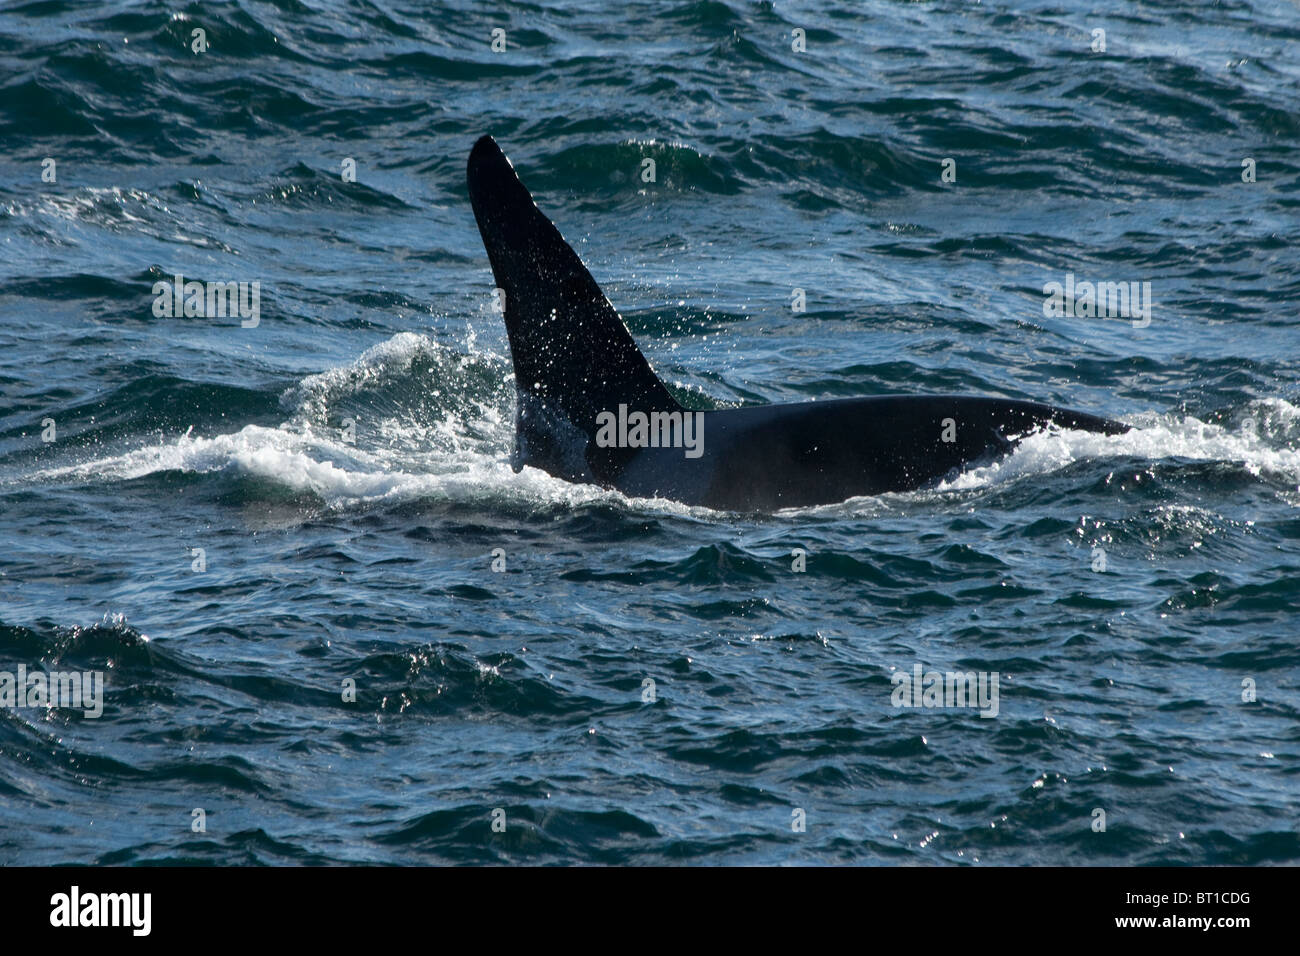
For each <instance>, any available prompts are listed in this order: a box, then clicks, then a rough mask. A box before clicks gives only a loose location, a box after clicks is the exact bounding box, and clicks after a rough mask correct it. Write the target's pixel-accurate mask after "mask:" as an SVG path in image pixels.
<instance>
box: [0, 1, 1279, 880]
mask: <svg viewBox="0 0 1300 956" xmlns="http://www.w3.org/2000/svg"><path fill="white" fill-rule="evenodd" d="M198 28H202V29H204V30H205V31H206V39H207V42H208V44H209V48H208V49H207V50H206V51H204V52H201V53H199V52H194V51H193V50H192V49H191V46H190V44H191V43H192V37H193V33H192V31H193V30H195V29H198ZM496 28H501V29H504V30H505V31H506V43H507V48H506V50H505V52H503V53H495V52H493V50H492V48H491V43H492V31H493V30H494V29H496ZM796 28H798V29H802V30H804V31H805V34H804V38H805V42H806V50H804V51H802V52H797V51H795V50H794V49H793V48H792V46H793V45H794V39H793V37H792V31H794V30H795V29H796ZM1094 29H1104V30H1105V40H1106V50H1105V52H1100V51H1099V50H1098V51H1094V49H1093V46H1094V43H1096V41H1095V40H1094V36H1093V30H1094ZM1298 41H1300V13H1298V12H1297V9H1296V7H1295V6H1294V5H1293V4H1288V3H1284V2H1263V0H1260V2H1228V3H1219V4H1207V3H1202V2H1199V0H1196V2H1190V0H1189V2H1182V3H1178V2H1174V3H1159V4H1142V3H1127V2H1118V0H1116V2H1102V3H1099V4H1096V5H1094V6H1093V7H1092V8H1091V12H1088V13H1084V12H1082V9H1080V10H1079V11H1075V10H1073V9H1070V8H1068V7H1066V8H1062V7H1060V6H1058V5H1055V4H1049V3H1039V2H1032V0H1031V2H1028V3H1008V2H1000V0H999V2H988V3H977V4H972V3H955V2H953V3H939V2H929V3H909V4H902V3H883V2H867V3H861V4H849V3H845V4H829V3H809V4H784V3H781V4H771V3H759V4H755V3H741V2H732V3H719V2H661V3H633V4H615V5H607V4H576V3H553V4H545V3H534V4H526V3H525V4H504V3H474V4H471V3H444V4H428V5H426V4H416V3H412V2H397V0H373V2H370V0H366V2H343V0H324V2H314V0H313V2H298V0H280V2H275V3H267V2H253V0H244V2H233V3H202V4H199V3H188V4H186V3H177V4H164V3H160V2H157V0H140V2H118V3H108V4H103V3H84V4H83V3H73V2H66V0H40V2H30V3H23V2H19V3H9V4H6V5H5V6H4V8H3V12H0V250H2V255H0V396H2V397H0V670H8V671H14V670H16V668H17V667H18V666H19V665H20V664H21V665H25V666H26V667H28V668H29V669H39V668H42V667H44V668H49V669H52V670H67V671H83V670H84V671H91V670H102V671H104V673H105V675H106V676H105V679H106V697H105V703H104V712H103V715H102V716H101V717H99V718H97V719H93V718H86V717H84V716H82V714H81V713H79V712H76V711H73V710H71V709H67V708H56V709H49V708H43V707H36V708H8V709H4V710H0V861H2V862H5V863H34V864H47V863H64V862H77V861H98V862H111V863H143V862H159V861H186V862H191V861H192V862H210V863H221V864H235V863H246V862H263V863H321V862H352V861H372V862H393V863H436V862H448V861H469V862H631V863H662V862H704V863H785V862H793V863H812V862H843V861H848V862H866V863H897V864H913V863H972V864H973V863H981V864H1007V863H1015V864H1020V863H1062V862H1063V863H1126V864H1127V863H1142V864H1148V863H1293V862H1296V861H1297V860H1300V836H1298V835H1297V802H1298V800H1297V797H1298V796H1300V794H1298V791H1300V776H1298V775H1297V763H1296V758H1297V755H1298V754H1300V731H1298V729H1297V728H1298V726H1300V725H1298V723H1297V720H1298V718H1300V653H1298V652H1297V648H1296V645H1297V639H1298V631H1297V613H1296V612H1297V609H1298V608H1300V366H1298V365H1297V362H1296V361H1295V359H1296V354H1297V345H1298V344H1300V338H1298V335H1300V319H1298V318H1297V314H1296V304H1295V303H1296V300H1297V295H1298V293H1300V243H1298V242H1297V239H1298V238H1300V236H1298V235H1297V233H1298V230H1297V211H1298V208H1300V188H1298V187H1300V159H1298V158H1297V157H1300V152H1298V148H1300V85H1298V82H1300V42H1298ZM485 132H488V133H492V134H493V135H495V136H496V137H497V139H498V140H499V142H500V143H501V144H502V146H503V148H504V149H505V150H506V151H507V153H508V154H509V155H510V156H511V158H512V159H513V160H514V162H515V165H516V168H517V169H518V170H519V171H520V173H521V175H522V176H523V178H524V181H525V182H526V183H527V184H528V185H529V187H530V188H531V189H532V191H533V193H534V195H535V197H536V198H537V200H538V202H539V204H540V205H541V207H542V209H543V210H544V211H546V212H547V213H548V214H549V215H550V216H551V217H552V218H553V219H554V220H555V221H556V222H557V224H558V225H559V227H560V229H561V230H562V231H563V232H564V234H565V235H566V237H568V238H569V240H570V241H571V242H573V243H574V244H575V247H576V248H578V250H579V251H580V253H581V254H582V255H583V256H584V257H585V259H586V260H587V262H588V264H589V266H590V268H591V270H592V272H593V274H594V275H595V276H596V277H597V279H598V280H599V281H600V282H601V283H602V284H603V286H604V287H605V290H606V292H607V293H608V294H609V296H610V297H611V299H612V300H613V301H614V302H615V304H616V305H618V306H620V307H621V309H622V310H623V313H624V315H625V316H626V318H627V320H628V323H629V325H630V327H631V328H632V331H633V333H634V334H635V335H636V337H637V339H638V341H639V342H640V343H641V344H642V346H643V348H644V350H645V352H646V354H647V355H648V356H649V358H650V360H651V362H652V363H653V364H654V365H655V367H656V368H657V370H658V371H659V372H660V373H661V375H662V376H663V377H664V378H665V379H666V380H668V381H669V382H671V383H672V384H673V385H674V386H675V387H677V388H678V389H681V390H684V391H686V392H687V393H694V394H693V398H692V399H691V400H692V401H694V402H696V403H698V404H700V405H707V404H727V403H750V402H770V401H791V400H802V399H809V398H831V397H842V396H851V395H866V394H886V393H913V392H962V393H979V394H987V395H996V396H1006V397H1015V398H1032V399H1037V400H1042V401H1050V402H1054V403H1057V404H1062V405H1066V406H1069V407H1074V408H1079V409H1081V410H1084V411H1088V412H1093V413H1096V414H1102V415H1106V416H1110V417H1115V418H1121V419H1123V420H1125V421H1128V422H1130V423H1133V424H1135V425H1136V426H1138V427H1136V428H1135V430H1134V431H1132V432H1130V433H1129V434H1127V435H1123V436H1118V437H1109V438H1107V437H1101V436H1093V435H1083V434H1072V433H1065V434H1057V435H1051V436H1038V437H1035V438H1031V439H1029V440H1028V441H1026V442H1025V443H1024V444H1023V445H1022V446H1021V448H1020V450H1018V451H1017V452H1016V453H1015V454H1014V455H1013V456H1012V457H1011V458H1009V459H1007V460H1006V461H1004V462H1002V463H1001V464H1000V465H996V466H992V467H988V468H983V469H979V470H977V471H975V472H973V473H970V474H967V475H965V476H962V477H961V478H960V479H957V480H955V481H953V482H950V483H949V484H947V485H945V486H943V487H941V488H939V489H937V490H933V491H927V492H921V493H915V494H907V495H897V496H885V497H881V498H876V499H858V500H854V501H850V502H847V503H844V504H841V505H836V506H831V507H824V508H819V509H814V510H803V511H791V512H783V513H779V514H776V515H738V514H722V513H714V512H709V511H706V510H703V509H688V508H684V507H681V506H678V505H674V504H671V503H668V502H663V501H644V500H629V499H627V498H624V497H623V496H621V495H619V494H617V493H614V492H607V491H602V490H600V489H596V488H591V487H580V486H574V485H568V484H565V483H563V482H561V481H558V480H556V479H553V478H551V477H549V476H547V475H545V474H542V473H540V472H536V471H533V470H531V469H528V470H525V471H523V472H522V473H520V474H515V473H514V472H512V471H511V469H510V467H509V464H508V457H509V453H510V446H511V440H512V417H513V402H514V393H513V385H512V383H511V381H510V378H509V376H510V362H509V354H508V351H507V347H506V342H505V334H504V330H503V328H502V325H501V322H500V319H499V316H497V315H496V314H495V313H494V312H493V311H492V303H491V287H492V285H493V281H492V277H491V273H490V271H489V269H488V265H487V260H486V256H485V254H484V252H483V249H482V246H481V244H480V241H479V237H478V233H477V230H476V228H475V225H474V220H473V216H472V213H471V211H470V208H469V203H468V199H467V197H466V194H465V186H464V162H465V157H466V155H467V153H468V150H469V148H470V146H471V144H472V143H473V142H474V140H475V139H476V138H477V137H478V136H479V135H481V134H483V133H485ZM47 158H49V159H53V160H54V167H53V169H54V171H55V181H54V182H46V181H43V180H42V172H43V169H46V168H48V164H44V165H43V161H44V160H45V159H47ZM647 158H649V159H654V160H655V168H656V178H655V181H654V182H644V181H643V180H642V176H641V172H642V169H643V165H642V163H643V160H644V159H647ZM347 159H352V160H354V161H355V164H356V170H357V174H356V182H346V181H344V179H343V177H342V176H341V172H342V169H343V164H344V161H345V160H347ZM945 159H952V160H953V161H954V164H955V167H954V168H955V175H956V178H955V181H953V182H944V181H943V179H942V175H941V174H942V172H943V169H944V162H943V161H944V160H945ZM1245 159H1251V160H1254V169H1255V180H1256V181H1254V182H1244V181H1243V172H1245V171H1247V169H1246V167H1243V160H1245ZM1247 165H1249V164H1247ZM1247 178H1249V177H1247ZM176 273H181V274H183V275H184V276H186V277H187V278H194V279H200V280H205V281H258V282H260V288H261V316H260V323H259V324H258V325H257V326H256V327H255V328H243V327H241V325H240V322H239V320H238V319H237V318H236V319H231V318H195V317H191V318H183V317H182V318H166V317H157V316H155V315H154V314H153V311H152V304H153V295H152V292H151V289H152V287H153V285H154V283H155V282H158V281H160V280H167V279H169V278H170V277H171V276H173V275H174V274H176ZM1067 274H1073V275H1075V276H1076V277H1078V278H1079V279H1088V280H1091V281H1108V282H1109V281H1114V282H1129V281H1145V282H1150V283H1151V289H1152V300H1153V308H1152V316H1151V321H1150V324H1149V325H1145V326H1142V325H1141V323H1139V326H1140V327H1135V326H1134V323H1133V322H1130V321H1127V320H1125V319H1122V318H1106V319H1098V318H1086V317H1084V318H1080V317H1059V318H1058V317H1046V316H1044V313H1043V301H1044V295H1043V286H1044V284H1045V283H1047V282H1051V281H1060V282H1064V280H1065V277H1066V275H1067ZM796 288H799V289H803V290H805V295H806V300H807V310H806V311H804V312H798V311H794V310H793V309H792V296H793V290H794V289H796ZM47 420H52V422H53V431H52V432H50V431H49V426H47V425H46V424H45V423H46V421H47ZM349 421H350V422H351V425H350V428H351V429H352V430H353V431H354V433H355V441H353V442H349V441H347V440H346V438H345V435H344V432H343V429H344V428H345V423H346V422H349ZM43 433H45V435H43ZM43 437H50V438H53V440H52V441H45V440H43ZM195 549H202V553H203V561H204V565H205V570H202V571H198V570H195V566H196V560H197V558H196V551H195ZM496 549H501V550H500V551H497V550H496ZM795 549H803V551H804V552H805V553H806V570H805V571H803V572H796V571H795V570H793V568H792V565H793V564H794V558H793V557H792V552H793V551H794V550H795ZM494 552H496V556H497V559H498V562H497V564H498V567H500V566H501V561H504V570H503V571H494V570H493V562H494V557H493V555H494ZM1102 560H1104V563H1105V570H1094V568H1095V567H1100V563H1101V561H1102ZM917 664H920V665H921V666H922V667H923V668H924V669H926V670H930V669H934V670H938V671H962V672H967V671H973V672H992V673H995V674H997V675H998V677H999V688H1000V698H999V706H998V713H997V716H996V717H992V718H984V717H981V716H980V715H979V713H978V712H977V711H975V710H972V709H969V708H945V709H904V708H898V707H895V706H893V702H892V699H891V698H892V692H893V690H894V684H893V682H892V680H891V677H892V675H894V674H895V673H896V672H903V673H911V672H912V669H913V668H914V667H915V666H916V665H917ZM346 681H355V686H356V700H355V702H345V701H344V700H343V692H342V688H343V687H344V684H345V682H346ZM647 681H653V682H654V683H653V691H654V693H653V695H651V694H650V690H651V686H650V685H649V684H647V683H646V682H647ZM1252 688H1253V696H1254V698H1255V699H1254V700H1253V701H1251V700H1246V701H1243V695H1244V696H1245V697H1247V698H1249V697H1251V696H1252V693H1251V691H1252ZM652 696H653V699H649V698H651V697H652ZM196 808H201V809H203V810H204V811H205V822H206V830H205V831H203V832H196V831H195V829H194V821H195V819H196V818H195V816H194V815H193V811H194V810H195V809H196ZM498 809H499V810H501V811H503V812H504V817H503V818H504V820H505V830H504V832H496V831H494V829H493V826H492V824H493V819H494V816H493V811H494V810H498ZM798 810H801V811H803V814H804V819H805V821H806V827H805V828H804V829H803V832H799V828H798V827H797V826H796V824H797V823H798V820H799V815H798V814H797V813H796V811H798ZM1097 810H1102V811H1104V813H1105V829H1104V831H1100V829H1099V825H1098V824H1099V820H1100V818H1099V817H1098V816H1097V815H1096V813H1095V811H1097ZM496 819H498V820H500V819H502V815H501V814H497V815H496Z"/></svg>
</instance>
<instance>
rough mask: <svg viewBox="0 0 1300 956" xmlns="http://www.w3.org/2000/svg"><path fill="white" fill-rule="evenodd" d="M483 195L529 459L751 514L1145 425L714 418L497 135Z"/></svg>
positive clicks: (950, 410) (806, 406)
mask: <svg viewBox="0 0 1300 956" xmlns="http://www.w3.org/2000/svg"><path fill="white" fill-rule="evenodd" d="M467 178H468V184H469V195H470V201H471V203H472V205H473V207H474V215H475V218H476V220H477V222H478V227H479V232H480V234H481V235H482V237H483V245H484V246H485V248H486V249H487V254H488V259H489V261H490V262H491V265H492V272H493V275H494V276H495V279H496V283H497V287H498V290H499V295H500V297H501V298H502V299H503V300H504V314H505V323H506V332H507V336H508V338H509V341H510V352H511V359H512V361H513V363H514V368H515V384H516V389H517V393H518V405H517V411H516V417H515V450H514V456H513V462H512V463H513V465H514V467H515V470H516V471H518V470H520V469H522V468H523V466H524V465H532V466H534V467H537V468H540V469H542V470H544V471H546V472H548V473H550V474H551V475H554V476H556V477H559V478H563V479H566V480H568V481H574V482H586V483H592V484H597V485H601V486H603V487H607V488H616V489H618V490H619V491H622V492H623V493H625V494H628V495H631V496H635V497H643V498H651V497H660V498H669V499H673V500H676V501H680V502H683V503H685V504H690V505H703V506H705V507H709V508H715V509H726V510H745V511H773V510H777V509H781V508H789V507H801V506H809V505H821V504H830V503H834V502H837V501H844V500H846V499H848V498H852V497H858V496H862V495H875V494H881V493H884V492H898V491H912V490H916V489H920V488H928V487H935V486H937V485H939V484H940V483H942V482H944V481H947V480H951V479H953V478H954V477H956V476H958V475H960V474H961V473H962V472H963V471H965V470H966V469H968V468H970V467H972V466H975V465H981V464H988V463H990V462H993V461H996V460H997V459H999V458H1001V457H1003V456H1005V455H1006V454H1007V453H1008V452H1009V451H1011V450H1012V449H1013V448H1014V447H1015V446H1016V444H1017V442H1018V441H1019V440H1020V439H1021V438H1022V437H1023V436H1025V435H1026V434H1028V433H1030V432H1033V431H1037V430H1041V429H1043V428H1046V427H1049V426H1057V427H1061V428H1069V429H1076V430H1082V431H1088V432H1098V433H1101V434H1106V435H1115V434H1120V433H1123V432H1125V431H1127V430H1128V428H1129V426H1127V425H1125V424H1123V423H1121V422H1115V421H1111V420H1108V419H1104V418H1100V417H1097V416H1095V415H1090V414H1087V413H1085V412H1076V411H1070V410H1068V409H1063V408H1057V407H1054V406H1051V405H1044V404H1041V403H1038V402H1027V401H1014V400H1008V399H995V398H982V397H973V396H957V395H918V396H878V397H869V398H850V399H838V400H835V401H827V402H804V403H798V404H789V405H764V406H750V407H743V408H731V409H721V410H717V411H708V412H699V411H690V410H688V409H685V408H683V407H682V406H681V405H680V404H679V403H678V401H677V400H676V399H675V398H674V397H673V395H672V394H671V393H670V392H669V390H668V389H667V388H666V387H665V385H664V384H663V382H662V381H660V379H659V378H658V376H656V375H655V373H654V371H653V370H652V369H651V368H650V364H649V362H647V361H646V358H645V356H644V355H643V354H642V353H641V351H640V349H638V348H637V345H636V343H635V342H634V341H633V339H632V335H631V333H630V332H629V331H628V329H627V326H626V325H625V324H624V322H623V319H622V317H621V316H620V315H619V314H618V312H617V311H616V310H615V309H614V307H613V305H611V304H610V301H609V299H608V298H606V297H605V294H604V293H603V292H602V291H601V289H600V286H599V285H597V284H596V281H595V279H593V278H592V276H591V274H590V273H589V272H588V271H587V268H586V267H585V266H584V265H583V264H582V261H581V259H580V258H579V257H578V255H577V253H575V252H574V251H573V249H572V248H571V247H570V246H569V244H568V243H566V242H565V241H564V238H563V237H562V236H561V235H560V233H559V230H558V229H556V227H555V225H554V224H553V223H552V222H551V221H550V220H549V219H548V218H547V217H546V216H545V215H543V214H542V212H541V210H539V209H538V208H537V205H536V203H534V201H533V198H532V196H531V195H530V194H529V192H528V190H527V189H526V188H525V187H524V185H523V183H522V182H521V181H520V180H519V177H518V176H517V175H516V174H515V171H514V167H513V166H512V165H511V164H510V161H509V160H508V159H507V158H506V156H505V154H504V153H503V152H502V151H501V149H500V148H499V147H498V146H497V144H496V142H495V141H494V140H493V139H492V137H490V136H484V137H482V138H481V139H479V141H478V142H477V143H476V144H475V145H474V148H473V150H472V151H471V153H470V156H469V162H468V168H467Z"/></svg>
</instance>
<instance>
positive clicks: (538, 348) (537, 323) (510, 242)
mask: <svg viewBox="0 0 1300 956" xmlns="http://www.w3.org/2000/svg"><path fill="white" fill-rule="evenodd" d="M468 178H469V197H470V201H471V202H472V203H473V205H474V217H475V219H477V220H478V228H479V233H480V234H481V235H482V236H483V245H484V246H485V247H486V248H487V254H488V259H489V260H490V261H491V263H492V273H493V275H494V276H495V277H496V283H497V286H498V288H500V289H501V290H503V292H504V293H505V321H506V332H507V334H508V335H509V337H510V354H511V357H512V359H513V360H514V366H515V385H516V388H517V389H518V391H519V398H520V422H519V426H518V427H519V435H520V437H521V442H522V440H523V439H524V438H527V437H530V436H528V435H526V432H527V431H536V429H537V428H539V427H540V426H541V424H542V422H541V420H542V419H545V420H547V421H549V420H551V419H553V418H555V417H556V416H557V415H558V417H559V418H560V419H561V420H563V421H566V422H567V424H568V425H569V426H573V427H574V428H576V429H577V430H578V432H580V433H581V434H583V435H585V436H586V437H587V438H588V439H592V438H593V437H594V435H595V433H596V416H597V415H598V414H599V413H600V412H602V411H611V412H617V409H618V406H619V405H620V404H624V405H627V406H628V408H629V409H637V410H642V411H646V412H650V411H675V410H677V409H679V408H680V407H681V406H680V405H678V403H677V402H676V400H675V399H674V398H673V397H672V395H671V394H670V393H669V392H668V389H666V388H665V387H664V384H663V382H661V381H660V380H659V378H658V376H656V375H655V373H654V372H653V371H652V370H651V368H650V363H649V362H647V361H646V359H645V356H644V355H642V354H641V350H640V349H638V348H637V346H636V342H635V341H633V339H632V334H631V333H630V332H629V331H628V330H627V326H626V325H625V324H624V323H623V319H622V317H621V316H620V315H619V314H618V312H617V311H616V310H615V309H614V306H613V305H611V304H610V301H609V299H607V298H606V297H605V294H604V293H603V292H602V291H601V290H600V286H599V285H597V284H596V280H595V279H593V278H592V277H591V273H590V272H588V271H587V268H586V266H584V265H583V264H582V260H581V259H579V258H578V254H577V253H576V252H574V251H573V249H572V248H571V247H570V246H569V244H568V243H567V242H565V241H564V237H563V236H561V235H560V231H559V230H558V229H556V228H555V225H554V224H553V223H552V222H551V221H550V220H549V219H547V218H546V216H544V215H543V214H542V211H541V210H540V209H538V208H537V204H536V203H534V202H533V197H532V196H531V195H529V193H528V190H527V189H525V188H524V184H523V183H522V182H520V181H519V177H518V176H517V175H516V174H515V170H514V167H513V166H511V164H510V160H508V159H506V156H505V154H504V153H503V152H501V149H500V147H498V146H497V144H496V142H495V141H494V140H493V139H492V137H491V136H484V137H482V138H481V139H480V140H479V141H478V142H477V143H475V144H474V149H473V150H472V151H471V152H470V154H469V163H468ZM528 416H532V417H531V421H525V419H526V418H527V417H528ZM531 437H532V439H533V440H532V441H531V442H529V443H528V444H530V446H531V447H529V448H525V449H522V450H521V452H522V456H523V457H524V458H525V460H524V461H523V462H521V463H523V464H528V463H530V462H529V461H528V460H526V459H527V457H528V456H529V454H532V455H536V454H538V453H539V452H541V451H542V449H541V448H540V447H539V442H538V441H537V440H536V439H537V436H536V435H533V436H531ZM613 457H614V458H615V459H617V458H620V457H622V456H618V455H614V456H613ZM588 458H589V459H590V456H588ZM593 464H594V463H593ZM607 464H609V465H611V466H612V465H614V464H615V462H613V461H611V462H608V463H607ZM569 470H570V471H572V470H574V469H572V468H570V469H569ZM599 470H601V471H604V470H605V469H604V468H601V469H599ZM598 477H603V476H598Z"/></svg>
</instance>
